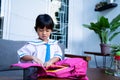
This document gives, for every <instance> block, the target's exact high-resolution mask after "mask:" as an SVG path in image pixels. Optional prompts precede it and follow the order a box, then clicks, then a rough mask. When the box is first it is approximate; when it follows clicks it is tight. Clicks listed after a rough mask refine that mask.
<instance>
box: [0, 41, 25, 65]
mask: <svg viewBox="0 0 120 80" xmlns="http://www.w3.org/2000/svg"><path fill="white" fill-rule="evenodd" d="M25 43H26V42H25V41H13V40H4V39H0V66H5V65H7V66H8V65H11V64H14V63H17V62H18V55H17V50H18V49H20V48H21V47H22V46H23V45H24V44H25Z"/></svg>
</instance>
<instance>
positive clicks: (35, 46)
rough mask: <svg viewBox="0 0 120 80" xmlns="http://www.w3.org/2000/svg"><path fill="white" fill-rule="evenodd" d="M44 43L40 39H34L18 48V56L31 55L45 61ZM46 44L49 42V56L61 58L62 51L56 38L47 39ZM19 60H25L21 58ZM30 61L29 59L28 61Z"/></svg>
mask: <svg viewBox="0 0 120 80" xmlns="http://www.w3.org/2000/svg"><path fill="white" fill-rule="evenodd" d="M45 44H46V43H45V42H43V41H42V40H40V39H39V40H35V41H30V42H28V43H26V44H25V45H24V46H23V47H22V48H20V49H19V50H18V51H17V53H18V55H19V57H20V58H21V57H23V56H25V55H31V56H35V57H37V58H39V59H40V60H42V62H45V56H46V45H45ZM48 44H50V58H53V57H59V58H60V59H62V51H61V48H60V47H59V45H58V42H57V41H56V40H52V39H49V41H48ZM20 62H26V61H23V60H21V61H20ZM30 62H31V61H30Z"/></svg>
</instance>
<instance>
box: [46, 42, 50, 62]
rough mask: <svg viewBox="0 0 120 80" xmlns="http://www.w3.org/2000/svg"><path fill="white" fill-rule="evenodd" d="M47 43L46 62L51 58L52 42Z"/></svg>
mask: <svg viewBox="0 0 120 80" xmlns="http://www.w3.org/2000/svg"><path fill="white" fill-rule="evenodd" d="M45 45H46V57H45V62H47V61H49V60H50V44H48V43H47V44H45Z"/></svg>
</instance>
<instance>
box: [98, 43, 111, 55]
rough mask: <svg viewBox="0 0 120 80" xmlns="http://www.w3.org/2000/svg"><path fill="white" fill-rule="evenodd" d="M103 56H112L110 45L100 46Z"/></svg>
mask: <svg viewBox="0 0 120 80" xmlns="http://www.w3.org/2000/svg"><path fill="white" fill-rule="evenodd" d="M100 48H101V54H110V45H109V44H100Z"/></svg>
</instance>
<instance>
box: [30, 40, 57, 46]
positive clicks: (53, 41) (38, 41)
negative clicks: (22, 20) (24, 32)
mask: <svg viewBox="0 0 120 80" xmlns="http://www.w3.org/2000/svg"><path fill="white" fill-rule="evenodd" d="M28 43H29V44H33V45H43V44H46V42H44V41H42V40H41V39H35V40H32V41H29V42H28ZM56 43H58V41H57V40H53V39H48V44H51V45H52V44H56Z"/></svg>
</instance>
